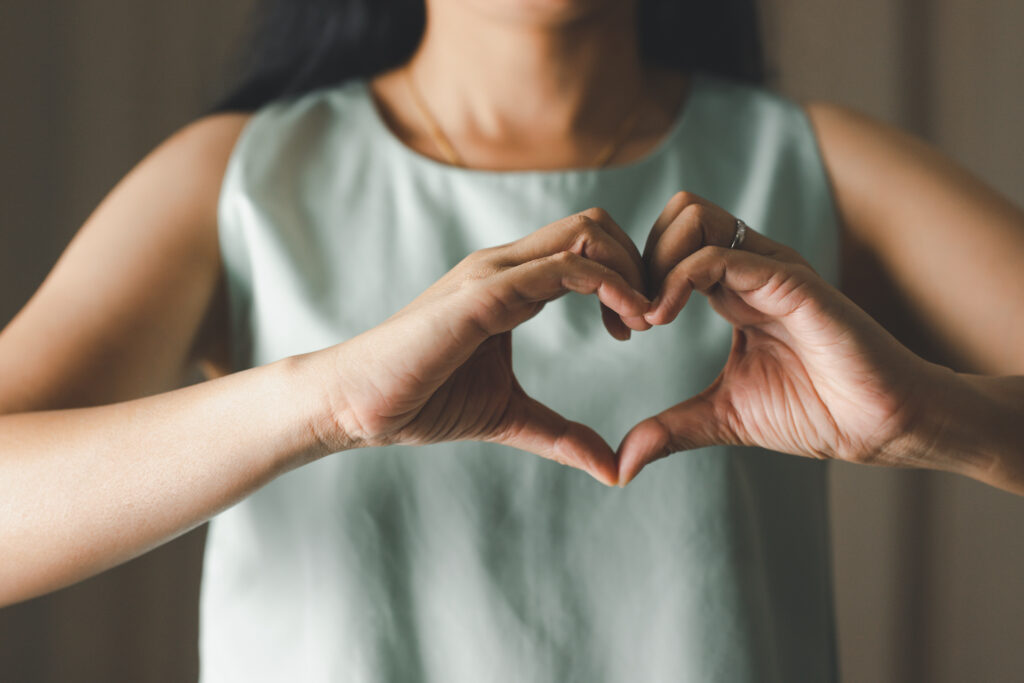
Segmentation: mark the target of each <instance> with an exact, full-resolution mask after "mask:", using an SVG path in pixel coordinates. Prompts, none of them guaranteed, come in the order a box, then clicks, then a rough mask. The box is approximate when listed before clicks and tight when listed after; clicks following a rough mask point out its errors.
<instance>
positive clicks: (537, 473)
mask: <svg viewBox="0 0 1024 683" xmlns="http://www.w3.org/2000/svg"><path fill="white" fill-rule="evenodd" d="M682 189H685V190H688V191H691V192H694V193H696V194H698V195H700V196H702V197H704V198H706V199H708V200H710V201H712V202H715V203H716V204H718V205H719V206H722V207H723V208H724V209H726V210H727V211H729V212H731V213H733V214H734V215H737V216H739V217H741V218H743V219H744V220H745V221H746V222H747V223H749V224H750V225H751V226H753V227H754V228H755V229H757V230H758V231H760V232H762V233H763V234H765V235H767V236H769V237H771V238H772V239H774V240H777V241H779V242H783V243H786V244H789V245H791V246H793V247H795V248H796V249H798V250H799V251H800V252H801V253H802V254H803V255H804V257H805V258H807V259H808V260H809V261H810V262H811V263H812V264H813V265H814V266H815V267H816V268H817V270H818V271H819V273H821V274H822V276H823V277H825V278H826V279H827V280H829V281H831V282H832V283H833V284H835V282H836V277H837V252H838V248H837V219H836V214H835V210H834V204H833V200H832V197H831V194H830V190H829V185H828V181H827V178H826V175H825V171H824V168H823V165H822V161H821V158H820V156H819V150H818V148H817V146H816V142H815V138H814V135H813V132H812V130H811V128H810V125H809V122H808V120H807V118H806V117H805V115H804V113H803V110H802V109H801V108H800V107H799V106H798V105H797V104H796V103H795V102H793V101H791V100H789V99H786V98H784V97H782V96H781V95H778V94H776V93H773V92H771V91H768V90H764V89H761V88H758V87H754V86H749V85H741V84H737V83H733V82H731V81H727V80H724V79H721V78H718V77H713V76H711V75H708V74H700V73H698V74H696V75H695V77H694V81H693V85H692V87H691V90H690V94H689V96H688V98H687V101H686V102H685V103H684V105H683V107H682V109H681V111H680V113H679V115H678V118H677V120H676V121H675V122H674V124H673V125H672V127H671V130H670V131H669V132H668V133H667V135H666V136H665V137H664V138H663V139H662V140H661V141H660V143H659V144H658V145H657V146H656V147H655V148H654V149H653V150H652V151H650V152H648V153H647V155H646V156H644V157H643V158H641V159H640V160H638V161H635V162H632V163H629V164H625V165H619V166H612V167H606V168H604V169H568V170H541V171H486V170H474V169H466V168H461V167H454V166H449V165H446V164H443V163H440V162H437V161H434V160H432V159H430V158H429V157H426V156H424V155H422V154H419V153H418V152H416V151H414V150H412V149H411V148H410V147H407V146H406V145H405V144H404V143H403V142H402V141H401V140H400V139H399V138H397V137H396V136H395V135H394V134H393V133H392V132H391V130H390V129H389V128H388V127H387V126H386V125H385V123H384V122H383V120H382V118H381V116H380V113H379V112H378V110H377V109H376V104H375V102H374V100H373V99H372V98H371V93H370V90H369V88H368V85H367V82H366V80H365V79H359V80H352V81H347V82H345V83H343V84H341V85H335V86H330V87H325V88H321V89H319V90H316V91H313V92H309V93H306V94H304V95H300V96H297V97H292V98H288V99H279V100H275V101H273V102H271V103H270V104H267V105H265V106H263V107H262V108H261V109H259V110H257V111H256V112H255V113H254V115H253V116H252V117H251V118H250V119H249V121H248V122H247V123H246V127H245V128H244V130H243V131H242V134H241V136H240V137H239V139H238V142H237V143H236V146H235V149H234V150H233V152H232V155H231V158H230V160H229V164H228V166H227V170H226V174H225V177H224V180H223V186H222V188H221V195H220V204H219V237H220V243H221V250H222V260H223V267H224V270H225V273H226V276H227V282H228V288H229V296H230V301H231V306H230V315H231V325H232V345H233V348H232V352H233V363H234V367H235V369H243V368H248V367H252V366H256V365H261V364H265V363H268V362H271V361H275V360H278V359H280V358H283V357H286V356H290V355H295V354H300V353H305V352H309V351H313V350H316V349H320V348H324V347H327V346H330V345H333V344H336V343H339V342H341V341H344V340H345V339H347V338H350V337H352V336H354V335H356V334H359V333H361V332H363V331H365V330H367V329H369V328H371V327H373V326H375V325H377V324H379V323H380V322H382V321H383V320H384V319H386V318H387V317H388V316H390V315H391V314H392V313H394V312H395V311H397V310H398V309H399V308H401V307H402V306H404V305H405V304H407V303H408V302H409V301H411V300H412V299H413V298H414V297H415V296H416V295H418V294H419V293H420V292H422V291H423V290H424V289H426V288H427V287H429V286H430V285H431V284H432V283H433V282H435V281H436V280H437V279H438V278H440V277H441V276H442V275H443V274H444V273H445V272H446V271H448V270H449V269H451V268H452V267H453V266H455V265H456V263H457V262H458V261H459V260H460V259H462V258H463V257H464V256H466V255H467V254H469V253H470V252H472V251H475V250H477V249H481V248H484V247H488V246H494V245H498V244H503V243H507V242H510V241H512V240H515V239H518V238H520V237H522V236H524V235H527V234H529V233H531V232H533V231H535V230H537V229H538V228H540V227H542V226H544V225H546V224H548V223H551V222H553V221H555V220H557V219H559V218H562V217H564V216H567V215H569V214H571V213H574V212H577V211H581V210H583V209H586V208H588V207H591V206H600V207H603V208H605V209H607V210H608V211H609V212H610V214H611V215H612V217H613V218H614V219H615V220H616V222H617V223H619V225H621V226H622V227H623V229H624V230H625V231H626V232H627V234H629V236H630V237H631V238H632V239H633V240H634V241H635V242H636V244H637V245H639V246H641V247H642V245H643V244H644V241H645V240H646V237H647V233H648V232H649V230H650V228H651V226H652V225H653V223H654V220H655V218H656V217H657V216H658V214H659V213H660V212H661V210H662V208H663V207H664V205H665V204H666V202H667V201H668V200H669V198H670V197H671V196H672V195H673V194H674V193H675V192H677V191H678V190H682ZM730 341H731V327H730V326H729V324H728V323H726V322H725V321H724V320H723V319H721V318H720V317H718V316H717V314H715V313H714V311H713V310H712V309H711V307H710V306H709V305H708V303H707V300H706V299H705V298H704V297H702V296H700V295H694V297H693V298H692V299H691V300H690V302H689V303H688V304H687V306H686V308H685V309H684V310H683V312H682V313H681V315H680V316H679V318H678V319H677V321H676V322H674V323H673V324H672V325H668V326H664V327H658V328H654V329H652V330H650V331H647V332H642V333H635V334H634V335H633V338H632V340H631V341H628V342H619V341H616V340H614V339H612V337H611V336H610V335H609V334H608V333H607V332H606V331H605V330H604V328H603V326H602V323H601V316H600V314H599V307H598V302H597V301H596V299H595V298H594V297H584V296H581V295H577V294H569V295H566V296H564V297H561V298H559V299H557V300H555V301H553V302H551V303H549V304H548V305H547V306H546V307H545V308H544V310H542V311H541V312H540V314H538V315H537V316H536V317H534V318H533V319H531V320H529V321H528V322H526V323H525V324H523V325H522V326H520V327H519V328H516V329H515V330H514V331H513V333H512V354H513V366H514V368H515V372H516V375H517V377H518V379H519V381H520V383H521V384H522V385H523V387H524V388H525V390H526V391H527V393H529V394H530V395H532V396H533V397H535V398H537V399H539V400H541V401H543V402H544V403H546V404H547V405H549V406H551V407H552V408H554V409H555V410H557V411H559V412H561V413H562V414H564V415H566V416H567V417H569V418H570V419H574V420H578V421H580V422H583V423H585V424H587V425H590V426H591V427H593V428H594V429H595V430H596V431H597V432H598V433H599V434H600V435H601V436H602V437H604V438H605V440H607V441H608V443H609V444H611V445H612V447H613V448H614V447H615V445H616V444H618V443H619V441H620V440H621V438H622V436H623V435H624V434H625V433H626V431H627V430H628V429H629V428H630V427H631V426H632V425H634V424H635V423H636V422H638V421H639V420H641V419H643V418H645V417H648V416H650V415H653V414H655V413H657V412H659V411H660V410H662V409H664V408H666V407H668V406H670V405H672V404H675V403H677V402H679V401H681V400H683V399H685V398H688V397H690V396H691V395H693V394H695V393H697V392H699V391H700V390H702V389H704V388H705V387H706V386H707V385H708V384H709V383H710V382H711V381H712V380H714V379H715V377H716V376H717V375H718V373H719V371H720V369H721V367H722V366H723V364H724V363H725V360H726V358H727V356H728V354H729V348H730ZM410 343H415V340H410ZM825 475H826V470H825V465H824V464H823V463H821V462H819V461H814V460H811V459H805V458H798V457H793V456H789V455H782V454H777V453H771V452H767V451H763V450H760V449H755V448H732V447H712V448H704V449H699V450H696V451H691V452H684V453H677V454H674V455H672V456H670V457H668V458H665V459H663V460H659V461H657V462H655V463H652V464H651V465H650V466H649V467H648V468H647V469H645V470H644V471H643V472H641V473H640V475H639V476H638V477H637V478H636V480H635V481H633V482H632V483H630V484H629V485H628V486H626V487H625V488H623V489H618V488H614V487H611V488H609V487H606V486H603V485H602V484H600V483H598V482H597V481H595V480H594V479H592V478H591V477H590V476H589V475H587V474H585V473H583V472H581V471H578V470H574V469H572V468H569V467H564V466H562V465H559V464H557V463H555V462H552V461H549V460H545V459H543V458H540V457H537V456H535V455H532V454H529V453H525V452H521V451H517V450H514V449H512V448H508V447H504V446H498V445H492V444H484V443H478V442H471V441H466V442H456V443H445V444H438V445H431V446H421V447H387V448H370V449H362V450H353V451H347V452H343V453H338V454H334V455H331V456H329V457H326V458H323V459H322V460H318V461H316V462H314V463H312V464H310V465H307V466H305V467H302V468H299V469H297V470H294V471H291V472H289V473H287V474H285V475H283V476H281V477H280V478H278V479H276V480H275V481H273V482H272V483H270V484H269V485H267V486H265V487H263V488H262V489H260V490H259V491H257V492H255V493H253V494H252V495H251V496H249V497H248V498H246V499H245V500H243V501H242V502H240V503H238V504H237V505H235V506H233V507H231V508H230V509H228V510H226V511H224V512H223V513H221V514H220V515H218V516H217V517H216V518H214V519H213V520H212V521H211V523H210V529H209V535H208V538H207V545H206V554H205V565H204V568H203V580H202V593H201V622H200V633H201V636H200V661H201V680H202V681H204V682H205V683H219V682H222V681H244V682H245V683H256V682H259V681H274V682H280V681H304V682H306V683H319V682H327V681H331V682H339V681H341V682H350V681H351V682H353V683H355V682H359V683H385V682H388V683H392V682H417V681H429V682H437V683H481V682H493V683H511V682H516V683H521V682H529V683H533V682H540V683H546V682H551V683H554V682H560V683H568V682H575V681H578V682H580V683H605V682H606V683H626V682H633V681H643V682H645V683H655V682H662V681H664V682H668V681H701V682H704V683H706V682H710V681H722V682H728V683H743V682H746V681H778V682H780V683H783V682H784V683H793V682H794V681H815V682H821V681H832V680H835V679H836V677H837V674H836V653H835V643H834V621H833V606H832V584H831V568H830V548H829V538H828V520H827V495H826V479H825Z"/></svg>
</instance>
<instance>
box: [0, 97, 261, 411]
mask: <svg viewBox="0 0 1024 683" xmlns="http://www.w3.org/2000/svg"><path fill="white" fill-rule="evenodd" d="M250 116H251V115H249V114H245V113H225V114H214V115H209V116H204V117H201V118H198V119H196V120H194V121H192V122H190V123H188V124H187V125H184V126H182V127H181V128H180V129H178V130H176V131H174V132H173V133H172V134H170V135H169V136H168V137H167V138H166V139H164V140H163V141H162V142H161V143H160V144H158V145H157V146H156V147H154V148H153V149H152V150H151V151H150V152H149V153H148V154H146V155H145V156H144V157H143V158H142V159H141V160H140V161H139V162H138V163H137V164H136V165H135V166H134V167H133V168H132V169H131V170H130V171H129V172H128V173H127V174H125V176H124V177H123V178H121V179H120V181H118V182H117V183H116V184H115V185H114V187H113V188H112V189H111V190H110V191H109V192H108V194H107V195H106V196H105V197H104V198H103V199H102V201H100V202H99V204H98V205H97V206H96V208H95V209H94V210H93V211H92V213H91V214H90V215H89V217H88V218H87V219H86V221H85V222H84V223H83V224H82V226H81V227H80V228H79V229H78V231H77V233H76V234H75V236H74V238H73V239H72V240H71V242H70V244H69V245H68V246H67V247H66V248H65V250H64V252H63V253H62V254H61V256H60V258H59V259H58V261H57V263H56V265H55V266H54V267H53V269H52V270H51V271H50V273H49V274H48V275H47V277H46V279H45V280H44V282H43V283H42V285H41V286H40V287H39V289H38V290H37V291H36V293H35V294H34V295H33V296H32V298H31V299H30V300H29V301H28V302H27V303H26V304H25V306H24V307H23V308H22V309H21V311H19V313H18V314H17V315H16V316H15V318H14V319H13V320H12V321H11V322H10V323H9V324H8V325H7V326H6V327H5V328H4V329H3V330H2V331H0V376H4V377H6V378H8V379H11V380H12V381H10V382H5V383H4V384H3V386H2V387H0V412H5V411H17V410H35V409H47V408H58V407H72V406H80V405H96V404H102V403H110V402H115V401H120V400H127V399H129V398H134V397H137V396H142V395H146V394H150V393H156V392H159V391H164V390H169V389H172V388H175V387H176V386H179V385H180V383H181V382H182V381H183V378H184V377H185V376H186V374H187V372H188V368H189V367H190V366H191V365H192V364H193V363H194V362H195V361H196V360H197V358H198V357H202V356H204V355H208V353H209V351H208V349H209V348H213V347H215V346H217V334H218V333H216V330H218V329H221V326H219V325H218V324H216V321H217V317H218V316H217V313H216V311H217V310H219V308H220V306H221V304H220V303H219V298H220V297H221V296H222V295H221V293H220V291H221V288H222V286H221V282H220V281H221V272H220V271H221V266H220V254H219V243H218V236H217V205H218V198H219V196H220V188H221V183H222V180H223V178H224V173H225V170H226V168H227V165H228V162H229V160H230V157H231V153H232V150H233V149H234V146H235V143H236V142H237V140H238V138H239V135H240V134H241V132H242V130H243V129H244V127H245V125H246V123H247V121H248V120H249V118H250ZM54 330H59V331H60V333H59V334H54V333H53V332H54Z"/></svg>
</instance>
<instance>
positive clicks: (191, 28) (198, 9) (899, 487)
mask: <svg viewBox="0 0 1024 683" xmlns="http://www.w3.org/2000/svg"><path fill="white" fill-rule="evenodd" d="M248 4H249V0H229V1H225V0H220V1H217V2H208V1H206V0H179V2H176V3H158V2H145V1H143V2H140V1H139V0H133V1H129V0H105V2H102V3H82V2H79V3H73V2H58V1H55V0H45V1H42V0H4V13H3V14H4V19H3V21H0V83H2V84H3V90H4V107H3V117H4V125H3V126H2V127H0V150H3V154H2V156H0V323H4V322H6V321H7V320H8V319H10V317H11V316H12V315H13V314H14V313H15V312H16V311H17V310H18V308H19V307H20V306H21V305H23V303H24V302H25V300H26V299H27V298H28V297H29V296H30V295H31V293H32V291H34V289H35V288H36V287H37V286H38V284H39V282H40V281H41V279H42V278H43V277H44V276H45V274H46V272H47V270H48V269H49V268H50V266H51V265H52V263H53V261H54V260H55V259H56V257H57V255H58V254H59V253H60V250H61V249H62V248H63V246H64V245H65V244H66V243H67V240H68V239H69V238H70V236H71V235H72V234H73V232H74V231H75V229H76V228H77V227H78V226H79V225H80V224H81V223H82V221H83V220H84V219H85V218H86V216H87V215H88V213H89V212H90V211H91V210H92V208H93V207H95V205H96V204H97V203H98V202H99V200H100V199H101V198H102V197H103V195H104V194H105V193H106V192H107V191H109V189H110V188H111V187H112V186H113V184H114V183H116V182H117V180H118V179H119V178H120V177H121V176H123V175H124V173H125V172H126V171H127V170H128V169H129V168H131V166H132V165H133V164H134V163H136V162H137V161H138V160H139V159H140V158H141V157H142V156H143V155H144V154H145V153H146V152H148V151H149V150H150V149H152V147H153V146H154V145H155V144H157V143H158V142H159V141H160V140H162V139H163V138H165V137H166V136H167V135H168V134H169V133H170V132H171V131H173V130H175V129H176V128H177V127H179V126H181V125H183V124H184V123H185V122H187V121H189V120H190V119H192V118H193V117H194V116H195V115H196V113H197V112H198V111H199V109H200V108H201V106H202V105H203V104H204V103H205V101H206V98H207V97H208V96H209V95H210V94H212V92H213V91H214V89H215V88H216V87H217V86H218V84H219V83H220V81H219V77H220V74H221V65H222V64H223V63H224V60H225V57H226V55H227V54H228V52H229V51H230V49H231V48H232V46H233V45H234V36H235V35H236V34H237V32H238V29H239V27H240V24H241V19H242V10H243V9H244V8H245V7H246V6H247V5H248ZM766 25H767V27H768V35H769V51H770V54H771V55H772V59H773V62H774V63H775V64H776V66H777V67H778V71H779V80H778V84H779V87H780V88H781V89H783V90H784V91H785V92H788V93H790V94H792V95H794V96H797V97H813V98H823V99H830V100H835V101H840V102H844V103H847V104H850V105H853V106H856V107H857V108H860V109H862V110H865V111H867V112H869V113H872V114H874V115H876V116H879V117H881V118H883V119H886V120H889V121H892V122H895V123H898V124H900V125H903V126H906V127H908V128H910V129H911V130H914V131H915V132H917V133H919V134H921V135H924V136H926V137H928V138H929V139H931V140H933V141H935V142H936V143H938V144H939V145H940V146H942V147H943V148H944V149H945V150H947V151H948V152H949V153H950V154H952V155H954V156H955V157H957V158H958V159H960V160H961V161H962V162H963V163H965V164H966V165H967V166H968V167H969V168H971V169H972V170H974V171H975V172H977V173H979V174H980V175H981V176H982V177H984V178H985V179H987V180H988V181H989V182H991V183H992V184H993V185H995V186H996V187H998V188H999V189H1001V190H1002V191H1004V192H1006V193H1007V194H1009V195H1010V196H1011V197H1013V198H1014V200H1015V201H1017V202H1018V203H1019V204H1022V205H1024V132H1022V131H1021V126H1020V122H1021V121H1024V86H1022V85H1020V84H1021V83H1024V48H1022V47H1021V46H1022V42H1021V41H1020V40H1019V38H1018V36H1019V34H1020V33H1021V31H1022V30H1024V6H1021V5H1019V4H1018V3H1016V2H1014V1H1013V0H992V1H989V2H985V3H978V2H972V1H971V0H935V1H933V2H925V1H924V0H905V1H904V2H902V3H893V2H889V1H887V0H862V1H861V2H859V3H845V2H838V1H836V0H817V1H816V2H802V3H797V2H795V0H774V2H772V3H770V4H769V6H768V7H767V11H766ZM992 286H998V283H993V284H992ZM879 315H880V316H882V315H892V313H891V312H889V313H887V312H885V311H880V312H879ZM894 324H895V323H894ZM904 332H905V334H906V335H907V336H908V338H912V337H913V330H906V331H904ZM1022 343H1024V342H1022ZM833 490H834V502H833V528H834V530H835V534H834V535H835V542H834V545H835V564H836V577H837V593H838V595H837V599H838V610H839V627H840V642H841V653H842V668H843V672H844V675H845V679H846V680H847V681H854V682H859V681H871V682H878V683H884V682H886V681H929V682H932V681H934V682H939V683H941V682H944V681H968V680H970V681H1016V680H1020V678H1021V674H1020V672H1022V671H1024V647H1021V644H1022V643H1024V616H1022V615H1024V578H1022V577H1024V533H1022V532H1021V526H1022V524H1024V499H1021V498H1016V497H1013V496H1010V495H1009V494H1005V493H1000V492H998V491H993V490H990V489H988V488H985V487H983V486H981V485H977V484H974V483H972V482H969V481H964V480H960V479H956V478H952V477H947V476H942V475H935V474H922V473H915V472H897V471H891V470H875V469H868V468H850V467H836V468H834V477H833ZM201 547H202V530H200V531H197V532H195V533H192V534H189V535H187V536H185V537H183V538H181V539H178V540H177V541H175V542H173V543H171V544H168V545H167V546H164V547H162V548H160V549H158V550H156V551H154V552H153V553H150V554H148V555H146V556H144V557H142V558H140V559H139V560H136V561H135V562H132V563H129V564H128V565H125V566H123V567H120V568H118V569H115V570H113V571H111V572H107V573H106V574H104V575H102V576H100V577H96V578H95V579H92V580H90V581H86V582H84V583H82V584H79V585H78V586H74V587H72V588H69V589H66V590H63V591H60V592H58V593H56V594H53V595H50V596H46V597H43V598H40V599H37V600H33V601H30V602H28V603H25V604H22V605H17V606H14V607H10V608H6V609H2V610H0V680H4V681H7V680H12V681H96V680H145V681H163V680H166V681H180V680H188V679H190V678H194V676H195V671H196V651H195V642H196V631H195V618H196V600H197V586H198V583H197V582H198V576H199V562H200V558H201Z"/></svg>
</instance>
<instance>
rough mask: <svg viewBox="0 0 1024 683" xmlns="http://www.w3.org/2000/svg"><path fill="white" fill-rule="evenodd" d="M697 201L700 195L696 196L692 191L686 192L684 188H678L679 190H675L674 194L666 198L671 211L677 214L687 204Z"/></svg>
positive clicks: (696, 202) (697, 202)
mask: <svg viewBox="0 0 1024 683" xmlns="http://www.w3.org/2000/svg"><path fill="white" fill-rule="evenodd" d="M699 203H700V197H698V196H697V195H695V194H694V193H692V192H687V191H686V190H680V191H679V192H676V193H675V194H674V195H672V198H671V199H669V200H668V205H669V208H671V209H672V212H673V213H677V214H678V213H679V212H680V211H682V210H683V209H685V208H686V207H687V206H690V205H691V204H699Z"/></svg>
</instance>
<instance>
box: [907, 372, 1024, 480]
mask: <svg viewBox="0 0 1024 683" xmlns="http://www.w3.org/2000/svg"><path fill="white" fill-rule="evenodd" d="M938 377H939V380H938V381H939V385H938V386H937V387H936V388H935V392H934V394H933V396H934V399H933V402H932V406H933V409H932V410H931V411H930V415H928V416H927V417H926V418H925V419H923V420H922V422H921V430H920V433H919V434H917V435H915V438H914V439H913V442H914V443H915V449H916V450H917V454H916V457H917V458H920V460H921V461H922V462H929V463H933V466H934V467H935V468H936V469H944V470H948V471H952V472H957V473H959V474H963V475H965V476H968V477H971V478H973V479H977V480H978V481H982V482H984V483H986V484H989V485H991V486H995V487H997V488H1001V489H1004V490H1006V491H1010V492H1013V493H1017V494H1024V377H1022V376H1012V377H992V376H985V375H970V374H962V373H955V372H952V371H943V372H941V373H939V374H938Z"/></svg>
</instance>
